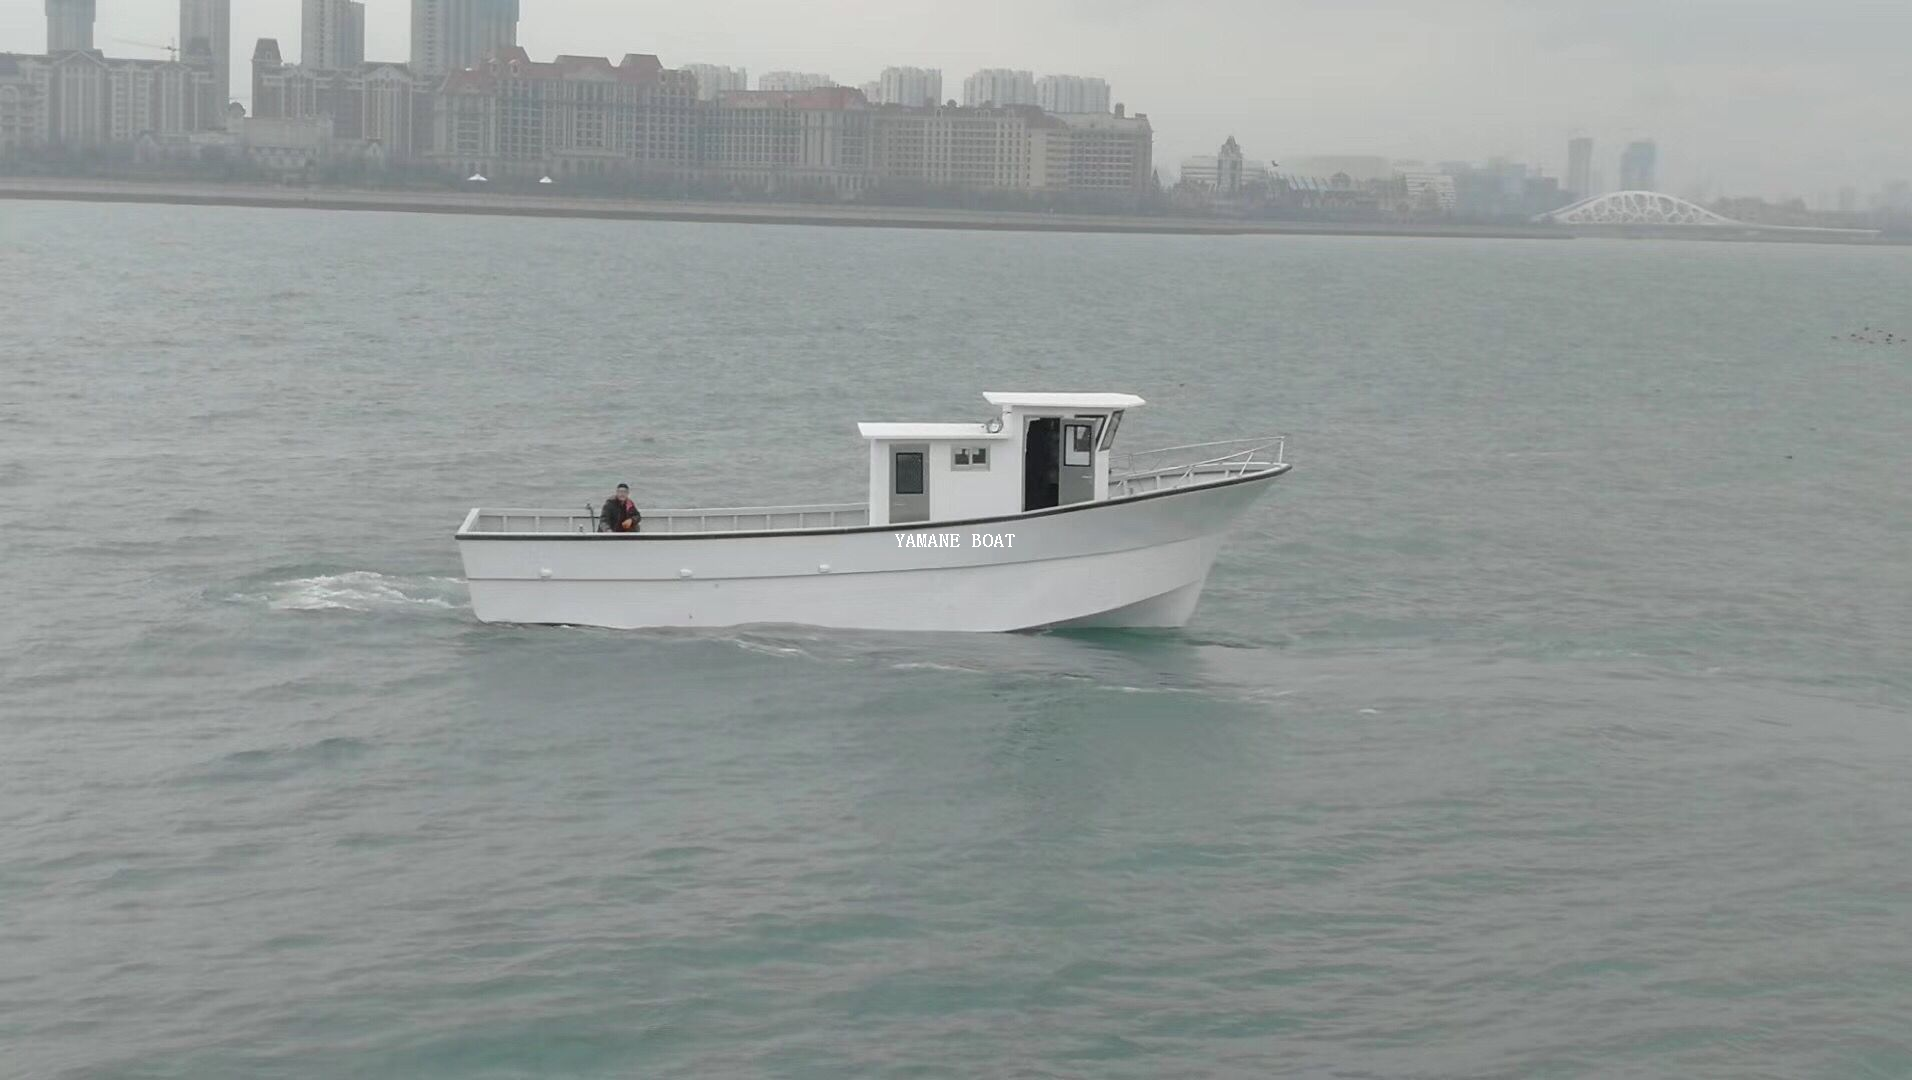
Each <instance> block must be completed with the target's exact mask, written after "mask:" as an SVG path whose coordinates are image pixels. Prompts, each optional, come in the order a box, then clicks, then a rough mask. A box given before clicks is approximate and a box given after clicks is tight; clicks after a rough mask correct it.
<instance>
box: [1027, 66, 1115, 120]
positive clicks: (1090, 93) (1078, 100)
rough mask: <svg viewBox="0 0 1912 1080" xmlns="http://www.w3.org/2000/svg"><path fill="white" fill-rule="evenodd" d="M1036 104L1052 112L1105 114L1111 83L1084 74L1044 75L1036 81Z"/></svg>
mask: <svg viewBox="0 0 1912 1080" xmlns="http://www.w3.org/2000/svg"><path fill="white" fill-rule="evenodd" d="M1036 104H1037V105H1039V106H1041V107H1042V111H1043V112H1050V113H1105V112H1108V111H1109V84H1108V83H1107V82H1105V81H1103V80H1101V79H1097V78H1086V77H1084V76H1081V75H1044V76H1043V77H1042V78H1040V79H1037V80H1036Z"/></svg>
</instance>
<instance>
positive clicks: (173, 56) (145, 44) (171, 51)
mask: <svg viewBox="0 0 1912 1080" xmlns="http://www.w3.org/2000/svg"><path fill="white" fill-rule="evenodd" d="M113 44H115V45H137V46H139V47H140V48H142V49H164V50H166V57H167V59H169V60H178V59H179V46H178V45H155V44H153V43H152V42H150V41H128V40H126V39H125V38H114V39H113Z"/></svg>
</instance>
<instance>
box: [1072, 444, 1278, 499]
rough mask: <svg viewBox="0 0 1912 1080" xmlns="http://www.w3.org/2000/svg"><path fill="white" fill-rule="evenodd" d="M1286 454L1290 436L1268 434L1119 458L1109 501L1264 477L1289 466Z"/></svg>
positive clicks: (1112, 472)
mask: <svg viewBox="0 0 1912 1080" xmlns="http://www.w3.org/2000/svg"><path fill="white" fill-rule="evenodd" d="M1287 449H1288V438H1287V436H1285V435H1263V436H1259V437H1256V438H1251V439H1223V440H1221V441H1220V442H1206V443H1189V444H1187V445H1185V446H1164V447H1162V448H1161V449H1158V450H1137V451H1133V452H1130V453H1126V454H1118V455H1116V459H1115V461H1114V462H1112V463H1111V467H1110V469H1109V497H1110V498H1121V497H1122V496H1124V495H1140V494H1142V493H1144V492H1149V491H1162V490H1165V489H1172V488H1178V487H1188V486H1189V485H1191V484H1197V483H1207V482H1209V481H1213V480H1228V479H1233V478H1235V477H1238V476H1247V475H1249V474H1250V473H1257V472H1265V471H1267V470H1269V469H1273V468H1277V467H1279V466H1282V465H1285V464H1287V461H1286V459H1285V456H1284V455H1285V454H1286V453H1287Z"/></svg>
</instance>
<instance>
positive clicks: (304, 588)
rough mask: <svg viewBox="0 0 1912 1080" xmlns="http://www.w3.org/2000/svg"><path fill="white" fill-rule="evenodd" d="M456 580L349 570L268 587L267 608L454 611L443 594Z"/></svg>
mask: <svg viewBox="0 0 1912 1080" xmlns="http://www.w3.org/2000/svg"><path fill="white" fill-rule="evenodd" d="M457 580H458V579H457V578H438V577H427V578H416V579H411V580H410V581H408V580H407V579H405V578H399V577H387V576H385V575H384V574H381V573H378V572H377V571H374V570H350V571H347V572H345V573H343V574H321V575H320V576H318V577H309V578H294V579H293V580H291V581H282V582H279V583H277V584H275V585H273V586H271V587H270V588H269V590H268V591H267V592H266V594H265V600H266V606H267V607H270V608H272V609H273V610H274V611H373V610H377V609H379V608H391V607H406V606H421V607H433V608H446V609H449V608H452V607H454V606H456V605H454V604H453V603H452V602H451V601H450V600H449V599H447V598H446V597H444V596H442V595H430V593H432V592H438V593H443V592H446V591H447V588H446V586H447V585H452V584H456V583H457Z"/></svg>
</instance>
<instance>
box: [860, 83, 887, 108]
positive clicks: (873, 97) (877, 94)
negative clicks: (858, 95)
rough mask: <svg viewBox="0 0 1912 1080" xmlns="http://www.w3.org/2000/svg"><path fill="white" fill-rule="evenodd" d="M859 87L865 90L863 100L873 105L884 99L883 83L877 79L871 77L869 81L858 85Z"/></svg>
mask: <svg viewBox="0 0 1912 1080" xmlns="http://www.w3.org/2000/svg"><path fill="white" fill-rule="evenodd" d="M857 89H859V90H861V91H863V100H865V101H867V102H869V103H870V104H872V105H875V104H876V103H878V102H880V101H882V100H883V84H882V83H880V82H878V81H877V80H875V79H871V80H870V81H869V82H866V83H864V84H863V85H862V86H859V87H857Z"/></svg>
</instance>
